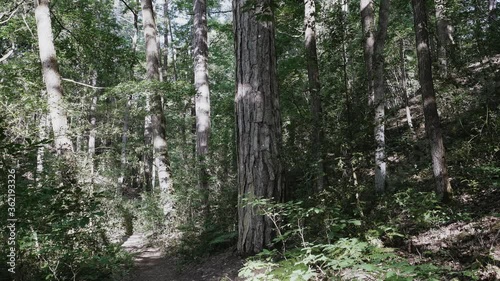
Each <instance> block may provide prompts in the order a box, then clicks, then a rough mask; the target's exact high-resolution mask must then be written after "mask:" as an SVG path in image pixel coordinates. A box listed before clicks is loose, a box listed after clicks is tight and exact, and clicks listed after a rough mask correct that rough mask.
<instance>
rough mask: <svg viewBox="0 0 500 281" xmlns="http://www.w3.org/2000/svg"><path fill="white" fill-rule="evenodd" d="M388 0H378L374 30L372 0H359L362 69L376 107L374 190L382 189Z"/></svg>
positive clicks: (383, 183) (384, 173) (371, 100)
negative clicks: (362, 40) (362, 36)
mask: <svg viewBox="0 0 500 281" xmlns="http://www.w3.org/2000/svg"><path fill="white" fill-rule="evenodd" d="M389 5H390V0H382V1H381V2H380V10H379V20H378V27H377V33H376V35H375V34H374V31H373V25H374V24H373V1H372V0H362V1H361V21H362V27H363V34H364V57H365V69H366V73H367V76H368V77H367V79H368V97H369V104H373V105H374V107H375V119H374V120H375V143H376V148H375V191H376V192H377V193H382V192H384V190H385V178H386V161H385V93H384V91H385V85H384V45H385V39H386V37H387V25H388V23H389Z"/></svg>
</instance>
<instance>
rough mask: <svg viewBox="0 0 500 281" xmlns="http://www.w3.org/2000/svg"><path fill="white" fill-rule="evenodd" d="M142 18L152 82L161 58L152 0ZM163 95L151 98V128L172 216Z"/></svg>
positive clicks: (156, 77)
mask: <svg viewBox="0 0 500 281" xmlns="http://www.w3.org/2000/svg"><path fill="white" fill-rule="evenodd" d="M141 3H142V17H143V25H144V37H145V42H146V74H147V78H148V79H150V80H159V79H160V69H159V66H160V58H159V54H158V45H157V42H156V41H157V39H156V35H157V32H156V23H155V18H154V12H153V5H152V2H151V0H142V1H141ZM161 100H162V99H161V94H159V93H157V92H155V93H153V95H152V98H151V128H152V133H153V134H152V135H153V147H154V157H155V164H156V170H157V172H158V181H159V186H160V191H161V198H162V202H161V203H162V206H163V212H164V214H165V215H169V214H171V212H172V210H173V204H172V198H171V193H172V181H171V178H170V163H169V158H168V151H167V137H166V119H165V115H164V114H163V105H162V101H161Z"/></svg>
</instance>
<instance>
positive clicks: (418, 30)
mask: <svg viewBox="0 0 500 281" xmlns="http://www.w3.org/2000/svg"><path fill="white" fill-rule="evenodd" d="M412 7H413V18H414V26H415V39H416V46H417V59H418V80H419V82H420V87H421V88H420V89H421V92H422V100H423V103H424V118H425V130H426V133H427V137H428V138H429V141H430V147H431V157H432V168H433V169H432V170H433V172H434V179H435V180H436V193H437V195H438V197H439V198H440V199H441V200H443V201H448V200H450V199H451V196H452V188H451V185H450V181H449V178H448V167H447V166H446V158H445V156H446V155H445V150H444V145H443V136H442V132H441V122H440V120H439V115H438V112H437V104H436V94H435V92H434V82H433V78H432V65H431V53H430V50H429V34H428V24H427V11H426V7H425V1H424V0H412Z"/></svg>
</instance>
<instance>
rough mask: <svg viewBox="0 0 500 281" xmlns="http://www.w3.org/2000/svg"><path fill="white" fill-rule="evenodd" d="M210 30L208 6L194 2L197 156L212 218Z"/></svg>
mask: <svg viewBox="0 0 500 281" xmlns="http://www.w3.org/2000/svg"><path fill="white" fill-rule="evenodd" d="M207 33H208V27H207V3H206V1H205V0H194V52H193V57H194V86H195V90H196V95H195V107H196V155H197V158H198V164H199V179H198V180H199V187H200V190H201V192H202V193H203V201H204V202H203V208H204V212H205V216H207V215H208V210H209V209H208V208H209V206H208V195H209V193H208V180H209V174H208V169H207V162H206V160H207V156H208V142H209V137H210V90H209V85H208V37H207Z"/></svg>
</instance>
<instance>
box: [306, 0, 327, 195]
mask: <svg viewBox="0 0 500 281" xmlns="http://www.w3.org/2000/svg"><path fill="white" fill-rule="evenodd" d="M304 5H305V13H304V26H305V47H306V54H307V57H306V61H307V76H308V80H309V94H310V96H311V115H312V132H311V140H312V141H311V145H312V146H311V151H312V156H313V161H314V167H315V172H314V185H315V186H314V188H315V190H316V192H319V191H321V190H323V188H324V166H323V149H322V142H323V124H322V123H323V122H322V118H323V117H322V107H321V95H320V91H321V84H320V81H319V67H318V55H317V51H316V18H315V15H316V5H315V3H314V0H304Z"/></svg>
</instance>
